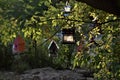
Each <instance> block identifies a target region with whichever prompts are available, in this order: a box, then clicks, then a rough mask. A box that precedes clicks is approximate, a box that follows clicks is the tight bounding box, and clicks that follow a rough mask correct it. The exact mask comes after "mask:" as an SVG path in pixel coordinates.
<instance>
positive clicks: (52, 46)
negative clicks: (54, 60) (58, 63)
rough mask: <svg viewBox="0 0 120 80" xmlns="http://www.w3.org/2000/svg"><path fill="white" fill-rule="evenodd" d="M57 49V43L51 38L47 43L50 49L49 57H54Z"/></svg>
mask: <svg viewBox="0 0 120 80" xmlns="http://www.w3.org/2000/svg"><path fill="white" fill-rule="evenodd" d="M58 49H59V46H58V45H57V43H56V42H55V41H54V40H52V41H51V42H50V44H49V46H48V50H49V51H50V54H49V56H50V57H51V56H52V57H55V56H57V51H58Z"/></svg>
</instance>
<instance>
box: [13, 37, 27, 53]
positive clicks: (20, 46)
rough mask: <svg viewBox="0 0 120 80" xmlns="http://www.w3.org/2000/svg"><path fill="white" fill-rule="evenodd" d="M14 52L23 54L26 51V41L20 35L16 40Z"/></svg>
mask: <svg viewBox="0 0 120 80" xmlns="http://www.w3.org/2000/svg"><path fill="white" fill-rule="evenodd" d="M12 51H13V54H16V53H22V52H24V51H25V41H24V39H23V38H22V37H21V36H20V35H18V36H17V37H16V38H15V40H14V43H13V47H12Z"/></svg>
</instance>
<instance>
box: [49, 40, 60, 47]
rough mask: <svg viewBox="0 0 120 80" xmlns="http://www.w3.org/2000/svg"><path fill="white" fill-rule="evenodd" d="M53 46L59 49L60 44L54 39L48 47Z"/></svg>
mask: <svg viewBox="0 0 120 80" xmlns="http://www.w3.org/2000/svg"><path fill="white" fill-rule="evenodd" d="M51 48H57V49H59V46H58V45H57V43H56V42H55V41H54V40H52V41H51V42H50V44H49V46H48V49H51Z"/></svg>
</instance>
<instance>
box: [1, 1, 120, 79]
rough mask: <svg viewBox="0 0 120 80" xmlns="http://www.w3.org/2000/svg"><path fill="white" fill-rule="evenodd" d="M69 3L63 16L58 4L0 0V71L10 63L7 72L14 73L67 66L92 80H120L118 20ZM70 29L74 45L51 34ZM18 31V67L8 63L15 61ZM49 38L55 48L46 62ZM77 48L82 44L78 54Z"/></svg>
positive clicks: (61, 5)
mask: <svg viewBox="0 0 120 80" xmlns="http://www.w3.org/2000/svg"><path fill="white" fill-rule="evenodd" d="M5 3H6V4H5ZM69 3H70V5H71V6H72V11H71V13H68V16H65V15H64V8H63V7H64V6H65V5H66V4H65V2H64V1H58V0H44V1H40V0H17V1H16V0H11V1H10V2H8V1H7V0H4V1H3V0H0V26H1V29H0V41H1V43H0V44H1V45H0V47H1V48H0V49H1V50H0V51H1V54H0V55H1V58H0V59H1V60H0V61H1V64H0V68H1V69H2V68H3V66H6V65H9V64H13V65H10V66H11V67H12V66H14V67H12V69H13V70H18V72H19V71H24V70H26V69H29V68H36V67H46V66H51V67H54V68H56V69H60V68H68V67H70V66H71V64H73V67H74V68H75V67H76V66H77V67H79V66H80V67H87V68H89V69H91V70H93V72H94V78H95V79H97V80H103V79H105V80H110V79H120V65H119V63H120V57H119V52H120V41H119V39H120V35H119V34H120V23H119V17H117V16H115V15H113V14H109V13H106V12H103V11H101V10H96V9H94V8H92V7H90V6H88V5H86V4H83V3H80V2H76V1H74V0H69ZM3 4H4V5H3ZM94 19H96V20H97V23H96V22H95V20H94ZM72 27H75V28H76V34H75V39H76V44H74V45H69V44H68V45H64V44H61V40H60V39H61V38H60V37H58V36H56V34H57V33H60V32H61V30H62V29H63V28H72ZM18 33H20V34H21V35H22V37H23V38H24V39H25V41H26V47H27V50H26V52H24V53H23V54H21V55H20V57H21V58H20V60H18V61H21V62H20V63H21V64H23V65H20V64H19V65H16V64H14V63H13V61H14V60H15V59H14V57H13V55H12V51H11V44H12V43H13V41H14V38H15V37H16V36H17V34H18ZM53 39H54V40H55V41H56V42H57V43H58V45H59V47H60V50H59V51H58V56H57V57H55V58H53V59H52V58H50V57H49V56H48V54H49V51H48V50H47V48H48V45H49V43H50V41H51V40H53ZM79 42H80V43H81V45H79ZM77 46H82V47H81V50H80V51H79V52H78V51H77ZM4 49H5V50H4ZM7 59H8V60H7ZM70 59H71V60H70ZM6 68H7V69H8V67H6Z"/></svg>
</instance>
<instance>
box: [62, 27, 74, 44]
mask: <svg viewBox="0 0 120 80" xmlns="http://www.w3.org/2000/svg"><path fill="white" fill-rule="evenodd" d="M62 34H63V41H62V43H63V44H74V43H75V38H74V34H75V29H74V28H69V29H63V30H62Z"/></svg>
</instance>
